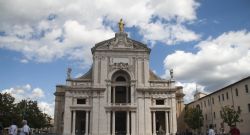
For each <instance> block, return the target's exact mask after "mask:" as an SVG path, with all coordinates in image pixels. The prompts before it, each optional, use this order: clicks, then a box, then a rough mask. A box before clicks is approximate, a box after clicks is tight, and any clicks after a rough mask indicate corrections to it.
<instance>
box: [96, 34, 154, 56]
mask: <svg viewBox="0 0 250 135" xmlns="http://www.w3.org/2000/svg"><path fill="white" fill-rule="evenodd" d="M96 50H133V51H136V50H140V51H148V52H150V49H149V48H148V47H147V45H145V44H143V43H141V42H138V41H135V40H133V39H130V38H128V36H127V33H123V32H119V33H116V34H115V37H114V38H111V39H108V40H105V41H102V42H99V43H97V44H96V45H95V46H94V47H93V48H92V53H93V52H94V51H96Z"/></svg>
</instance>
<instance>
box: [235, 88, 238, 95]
mask: <svg viewBox="0 0 250 135" xmlns="http://www.w3.org/2000/svg"><path fill="white" fill-rule="evenodd" d="M235 95H236V96H238V89H237V88H236V89H235Z"/></svg>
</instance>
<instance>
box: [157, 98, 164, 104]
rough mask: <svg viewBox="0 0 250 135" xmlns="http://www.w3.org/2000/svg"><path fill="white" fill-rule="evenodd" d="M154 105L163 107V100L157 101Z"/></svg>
mask: <svg viewBox="0 0 250 135" xmlns="http://www.w3.org/2000/svg"><path fill="white" fill-rule="evenodd" d="M156 105H164V99H157V100H156Z"/></svg>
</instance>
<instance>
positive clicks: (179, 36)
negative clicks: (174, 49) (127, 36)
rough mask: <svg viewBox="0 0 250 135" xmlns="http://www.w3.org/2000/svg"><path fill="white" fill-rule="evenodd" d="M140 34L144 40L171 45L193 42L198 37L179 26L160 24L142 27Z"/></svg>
mask: <svg viewBox="0 0 250 135" xmlns="http://www.w3.org/2000/svg"><path fill="white" fill-rule="evenodd" d="M142 27H143V28H142V29H141V31H140V32H141V34H142V35H143V36H144V40H147V41H158V42H163V43H165V44H169V45H173V44H176V43H179V42H189V41H195V40H198V39H199V38H200V36H199V35H197V34H196V33H194V32H193V31H191V30H188V29H187V28H185V26H183V25H181V24H163V23H161V22H156V23H149V24H145V25H143V26H142Z"/></svg>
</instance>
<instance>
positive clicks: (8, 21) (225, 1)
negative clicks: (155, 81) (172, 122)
mask: <svg viewBox="0 0 250 135" xmlns="http://www.w3.org/2000/svg"><path fill="white" fill-rule="evenodd" d="M120 18H123V20H124V21H125V23H126V25H125V26H126V28H125V31H126V32H127V33H128V34H129V36H130V38H132V39H135V40H138V41H140V42H143V43H146V44H147V45H148V47H150V48H151V49H152V51H151V55H150V68H151V69H152V70H153V71H154V72H156V74H158V75H159V76H161V77H163V78H166V79H167V78H169V74H168V72H169V69H171V68H173V69H174V74H175V79H176V80H177V82H178V84H179V85H182V86H183V87H184V92H185V94H186V97H185V101H186V102H188V101H191V100H192V94H193V92H194V90H195V88H196V85H198V89H199V90H200V91H204V92H207V93H209V92H212V91H215V90H217V89H219V88H222V87H223V86H226V85H228V84H230V83H232V82H235V81H237V80H239V79H242V78H244V77H246V76H249V75H250V68H247V67H249V66H250V33H249V32H250V1H249V0H220V1H218V0H199V1H196V0H153V1H150V0H138V1H136V2H135V1H133V0H128V1H117V0H109V1H108V0H107V1H106V0H104V1H95V0H94V1H93V0H90V1H88V0H87V1H81V0H76V1H74V2H72V1H67V0H63V1H60V0H54V1H50V0H41V1H31V0H18V1H15V0H8V1H4V0H0V20H1V21H0V66H1V70H0V75H1V76H0V84H1V85H0V91H1V92H9V93H11V94H13V96H15V97H16V98H17V99H18V100H20V99H23V98H32V99H35V100H38V101H39V103H40V107H41V108H42V109H43V110H46V112H47V113H50V114H53V106H54V96H53V93H54V91H55V86H56V85H57V84H64V83H65V78H66V69H67V67H71V68H72V69H73V72H72V74H73V76H75V77H77V76H79V75H82V74H84V73H85V72H86V71H87V70H88V68H89V66H90V65H91V62H92V61H91V59H92V57H91V52H90V48H91V47H93V46H94V44H95V43H98V42H100V41H102V40H105V39H108V38H112V37H113V36H114V33H115V32H116V31H117V22H118V21H119V19H120Z"/></svg>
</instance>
